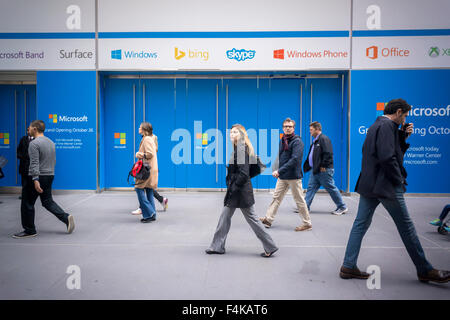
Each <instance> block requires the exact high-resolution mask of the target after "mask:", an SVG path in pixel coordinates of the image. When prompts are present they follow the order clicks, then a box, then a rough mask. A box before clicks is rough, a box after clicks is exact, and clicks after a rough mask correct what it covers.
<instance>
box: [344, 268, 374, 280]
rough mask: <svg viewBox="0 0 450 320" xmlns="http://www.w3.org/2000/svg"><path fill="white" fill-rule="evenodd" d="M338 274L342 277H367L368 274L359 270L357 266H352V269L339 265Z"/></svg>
mask: <svg viewBox="0 0 450 320" xmlns="http://www.w3.org/2000/svg"><path fill="white" fill-rule="evenodd" d="M339 276H340V277H341V278H342V279H352V278H355V279H369V277H370V274H368V273H367V272H362V271H359V269H358V268H354V269H349V268H346V267H344V266H342V267H341V270H340V272H339Z"/></svg>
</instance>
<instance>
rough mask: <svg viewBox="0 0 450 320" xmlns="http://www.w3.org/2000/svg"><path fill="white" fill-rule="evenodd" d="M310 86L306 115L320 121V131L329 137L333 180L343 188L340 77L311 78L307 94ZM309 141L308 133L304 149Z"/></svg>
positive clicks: (342, 106)
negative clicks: (310, 103)
mask: <svg viewBox="0 0 450 320" xmlns="http://www.w3.org/2000/svg"><path fill="white" fill-rule="evenodd" d="M310 86H312V100H310V101H312V114H311V108H308V109H307V110H306V117H307V119H308V120H310V121H318V122H320V123H321V125H322V132H323V133H324V134H325V135H327V136H328V137H329V138H330V140H331V143H332V145H333V161H334V168H335V173H334V180H335V183H336V186H337V187H338V188H339V189H340V190H345V184H344V181H343V177H344V175H345V170H344V168H345V161H344V155H345V150H346V149H345V148H346V139H345V132H346V130H345V122H344V118H345V108H344V105H343V100H342V82H341V78H331V79H329V78H327V79H312V80H310V81H309V87H308V93H309V94H311V87H310ZM311 141H312V138H311V136H310V135H308V139H307V140H306V143H305V144H306V148H305V149H306V150H309V146H310V144H311ZM305 157H306V155H305ZM308 177H309V176H308Z"/></svg>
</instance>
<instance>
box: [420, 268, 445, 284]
mask: <svg viewBox="0 0 450 320" xmlns="http://www.w3.org/2000/svg"><path fill="white" fill-rule="evenodd" d="M417 276H418V277H419V281H421V282H428V281H432V282H437V283H446V282H449V281H450V271H446V270H436V269H432V270H430V271H428V273H426V274H422V275H421V274H418V275H417Z"/></svg>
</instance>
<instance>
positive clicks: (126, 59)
mask: <svg viewBox="0 0 450 320" xmlns="http://www.w3.org/2000/svg"><path fill="white" fill-rule="evenodd" d="M349 64H350V56H349V38H327V39H324V38H301V39H299V38H291V39H278V38H276V39H100V40H99V69H101V70H314V69H316V70H318V69H319V70H320V69H327V70H330V69H348V68H349Z"/></svg>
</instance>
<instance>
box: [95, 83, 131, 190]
mask: <svg viewBox="0 0 450 320" xmlns="http://www.w3.org/2000/svg"><path fill="white" fill-rule="evenodd" d="M138 89H139V82H138V81H136V80H111V79H107V80H106V88H105V92H106V94H105V135H104V139H105V140H104V142H105V143H104V145H105V186H106V188H117V187H128V186H129V185H128V184H127V181H126V178H127V173H128V171H129V170H130V168H131V166H132V165H133V163H134V161H135V158H134V155H135V152H136V150H135V149H136V148H135V146H134V145H133V144H134V143H135V141H139V136H133V131H135V128H133V121H134V116H133V111H135V110H133V90H135V91H134V92H135V95H136V92H138ZM134 99H135V103H136V101H137V99H136V96H135V98H134ZM136 107H137V106H136ZM136 125H137V126H139V123H138V122H136V123H135V126H136ZM137 143H138V142H136V143H135V144H137Z"/></svg>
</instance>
